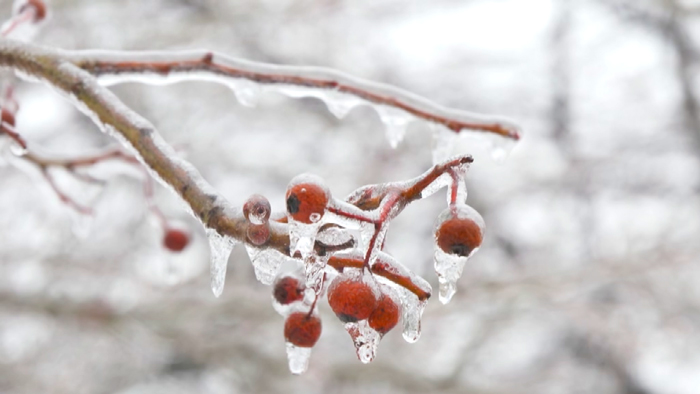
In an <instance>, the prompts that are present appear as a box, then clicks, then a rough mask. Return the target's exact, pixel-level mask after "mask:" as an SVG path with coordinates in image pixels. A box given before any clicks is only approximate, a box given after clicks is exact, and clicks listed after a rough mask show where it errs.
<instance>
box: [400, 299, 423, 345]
mask: <svg viewBox="0 0 700 394" xmlns="http://www.w3.org/2000/svg"><path fill="white" fill-rule="evenodd" d="M401 293H402V294H401V304H402V305H401V317H402V318H403V339H405V340H406V342H409V343H414V342H416V341H417V340H418V339H419V338H420V330H421V317H422V316H423V311H424V310H425V306H426V305H427V304H428V300H423V301H420V300H418V297H416V295H415V294H413V293H411V292H410V291H408V290H406V289H402V290H401Z"/></svg>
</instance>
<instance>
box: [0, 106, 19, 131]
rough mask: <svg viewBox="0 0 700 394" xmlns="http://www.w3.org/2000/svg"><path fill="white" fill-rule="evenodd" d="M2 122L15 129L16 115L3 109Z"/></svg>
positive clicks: (1, 112) (0, 111)
mask: <svg viewBox="0 0 700 394" xmlns="http://www.w3.org/2000/svg"><path fill="white" fill-rule="evenodd" d="M0 120H1V121H2V123H5V124H7V125H9V126H11V127H15V114H13V113H12V112H10V111H8V110H7V109H5V108H3V109H2V110H0Z"/></svg>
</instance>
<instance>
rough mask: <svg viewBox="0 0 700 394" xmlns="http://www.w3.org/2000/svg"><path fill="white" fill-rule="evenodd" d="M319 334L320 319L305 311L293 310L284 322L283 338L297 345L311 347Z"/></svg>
mask: <svg viewBox="0 0 700 394" xmlns="http://www.w3.org/2000/svg"><path fill="white" fill-rule="evenodd" d="M320 336H321V319H319V318H318V317H317V316H314V315H309V314H308V313H305V312H294V313H292V314H291V315H289V317H287V321H285V322H284V339H286V340H287V342H289V343H291V344H292V345H295V346H299V347H312V346H314V345H315V344H316V341H318V338H319V337H320Z"/></svg>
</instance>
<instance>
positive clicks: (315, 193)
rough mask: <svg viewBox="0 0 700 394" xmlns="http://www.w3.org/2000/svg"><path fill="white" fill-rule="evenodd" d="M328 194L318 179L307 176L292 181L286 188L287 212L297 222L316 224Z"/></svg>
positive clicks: (324, 207) (328, 197)
mask: <svg viewBox="0 0 700 394" xmlns="http://www.w3.org/2000/svg"><path fill="white" fill-rule="evenodd" d="M329 199H330V192H329V191H328V189H327V188H326V187H325V186H324V185H323V182H322V181H320V180H319V178H318V177H315V176H310V175H308V174H304V175H300V176H298V177H295V178H294V179H292V182H291V183H290V184H289V186H288V187H287V195H286V201H287V212H288V213H289V214H290V215H291V216H292V218H293V219H294V220H296V221H298V222H302V223H306V224H310V223H315V222H318V221H319V220H320V219H321V217H323V213H324V212H325V210H326V205H328V200H329Z"/></svg>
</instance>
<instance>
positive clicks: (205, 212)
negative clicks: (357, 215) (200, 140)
mask: <svg viewBox="0 0 700 394" xmlns="http://www.w3.org/2000/svg"><path fill="white" fill-rule="evenodd" d="M0 66H2V67H6V68H11V69H13V70H15V71H16V72H17V73H18V74H19V75H21V76H23V77H25V78H27V79H34V80H39V81H43V82H45V83H47V84H48V85H50V86H52V87H53V88H55V89H57V90H59V91H61V92H62V93H64V94H65V95H66V96H67V97H68V98H69V99H70V100H71V101H73V102H74V104H75V105H76V106H77V107H78V108H79V109H81V110H82V111H83V112H84V113H85V114H86V115H88V116H89V117H90V118H91V119H92V120H93V121H94V122H95V123H96V124H97V125H98V126H99V127H100V128H101V129H102V130H103V131H104V132H106V133H108V134H110V135H112V136H114V137H115V138H117V139H119V140H120V141H121V142H123V143H124V144H125V145H126V146H127V147H129V148H130V149H131V150H132V151H133V153H134V154H135V156H136V157H137V158H138V159H139V160H140V161H141V162H143V163H144V164H145V165H146V167H147V168H149V169H150V171H151V173H152V175H154V176H155V177H156V178H157V179H159V180H160V181H161V182H162V183H163V184H165V185H166V186H168V187H170V188H172V189H173V190H174V191H175V192H176V193H177V194H179V195H180V196H181V197H182V199H183V200H184V201H185V202H186V203H187V205H188V206H189V207H190V209H191V210H192V212H193V214H194V215H195V216H196V217H198V218H199V219H200V220H201V221H202V223H203V224H204V225H205V226H206V227H207V228H210V229H212V230H213V231H215V232H217V233H219V234H222V235H224V236H228V237H231V238H234V239H237V240H240V241H245V239H246V227H247V222H246V220H245V218H243V215H242V214H241V213H240V211H238V210H234V209H232V208H231V206H230V204H229V203H228V202H227V201H226V200H225V199H224V198H223V197H222V196H220V195H219V194H218V193H217V192H216V190H214V188H213V187H211V185H209V184H208V183H207V182H206V181H205V180H204V178H202V176H201V175H200V174H199V172H198V171H197V170H196V169H195V168H194V167H193V166H192V165H191V164H189V163H188V162H186V161H185V160H182V159H180V158H179V157H178V155H177V154H176V153H175V151H174V150H173V149H172V148H171V147H170V146H169V145H168V144H167V143H165V141H164V140H163V139H162V138H161V137H160V135H159V134H158V132H157V131H156V129H155V128H154V127H153V125H151V124H150V123H149V122H148V121H146V120H145V119H144V118H143V117H141V116H140V115H138V114H137V113H135V112H134V111H132V110H131V109H129V108H128V107H127V106H126V105H124V104H123V103H122V102H121V101H120V100H119V99H118V98H117V97H116V96H115V95H114V94H113V93H112V92H111V91H109V90H108V89H106V88H104V87H102V86H101V85H100V84H99V83H98V82H97V80H96V79H95V78H94V77H92V76H91V75H90V74H88V73H86V72H85V71H82V70H80V69H79V68H78V67H76V66H75V65H73V64H72V63H70V62H68V61H66V60H65V59H63V58H62V53H60V52H57V51H53V50H49V49H46V48H42V47H39V46H35V45H32V44H26V43H19V42H14V41H10V40H3V41H0ZM288 243H289V236H288V235H287V232H286V231H285V229H284V228H282V226H276V227H273V228H272V236H271V237H270V241H269V244H268V246H270V247H275V248H277V249H279V250H281V251H283V252H286V250H287V247H288Z"/></svg>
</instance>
